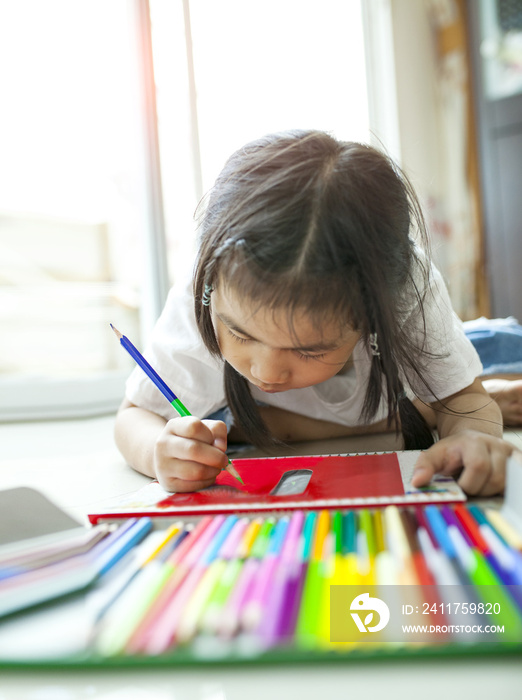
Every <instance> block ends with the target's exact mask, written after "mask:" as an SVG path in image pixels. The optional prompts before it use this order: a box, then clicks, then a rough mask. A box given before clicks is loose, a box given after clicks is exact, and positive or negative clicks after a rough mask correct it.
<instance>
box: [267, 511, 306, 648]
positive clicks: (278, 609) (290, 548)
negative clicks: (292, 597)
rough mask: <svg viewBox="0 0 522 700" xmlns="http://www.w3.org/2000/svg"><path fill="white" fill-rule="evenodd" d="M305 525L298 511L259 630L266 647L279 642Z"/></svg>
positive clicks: (292, 520) (302, 516)
mask: <svg viewBox="0 0 522 700" xmlns="http://www.w3.org/2000/svg"><path fill="white" fill-rule="evenodd" d="M303 523H304V512H303V511H302V510H301V511H296V512H295V513H294V515H293V516H292V519H291V521H290V525H289V527H288V534H287V537H286V540H285V543H284V546H283V549H282V551H281V557H280V561H279V566H278V568H277V570H276V572H275V576H274V577H273V581H272V585H271V586H270V589H269V596H268V599H267V600H266V602H265V609H264V614H263V618H262V622H261V625H260V627H259V629H258V630H257V632H258V634H259V635H260V637H261V639H262V640H263V644H264V645H265V646H266V647H270V646H273V645H274V644H276V643H277V642H278V641H279V634H278V631H279V628H280V624H281V619H282V616H283V614H284V607H283V605H284V600H285V591H286V588H287V585H288V581H289V580H291V579H292V577H293V576H295V575H296V566H297V563H298V559H299V544H300V536H301V531H302V529H303Z"/></svg>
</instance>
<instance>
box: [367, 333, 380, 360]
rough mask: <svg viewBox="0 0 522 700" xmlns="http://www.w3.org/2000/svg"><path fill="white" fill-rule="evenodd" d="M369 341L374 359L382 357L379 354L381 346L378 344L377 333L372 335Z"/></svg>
mask: <svg viewBox="0 0 522 700" xmlns="http://www.w3.org/2000/svg"><path fill="white" fill-rule="evenodd" d="M369 341H370V347H371V349H372V355H373V356H374V357H380V356H381V353H380V352H379V345H378V344H377V333H370V337H369Z"/></svg>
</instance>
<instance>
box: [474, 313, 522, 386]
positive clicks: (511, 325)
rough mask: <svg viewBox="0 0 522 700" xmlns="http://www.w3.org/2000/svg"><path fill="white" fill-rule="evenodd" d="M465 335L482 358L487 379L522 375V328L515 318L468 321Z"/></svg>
mask: <svg viewBox="0 0 522 700" xmlns="http://www.w3.org/2000/svg"><path fill="white" fill-rule="evenodd" d="M464 332H465V333H466V336H467V337H468V338H469V340H470V341H471V342H472V343H473V345H474V346H475V349H476V351H477V352H478V354H479V356H480V360H481V362H482V365H483V367H484V372H483V375H484V376H485V375H488V374H522V326H521V325H520V324H519V323H518V321H517V320H516V319H515V318H513V316H509V317H508V318H495V319H487V318H478V319H476V320H475V321H466V322H465V323H464Z"/></svg>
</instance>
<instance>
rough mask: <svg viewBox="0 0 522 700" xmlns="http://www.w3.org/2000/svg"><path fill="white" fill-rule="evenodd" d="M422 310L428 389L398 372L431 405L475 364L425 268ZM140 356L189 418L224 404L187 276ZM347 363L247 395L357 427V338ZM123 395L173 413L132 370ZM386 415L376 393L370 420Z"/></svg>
mask: <svg viewBox="0 0 522 700" xmlns="http://www.w3.org/2000/svg"><path fill="white" fill-rule="evenodd" d="M416 311H418V307H417V306H416V304H415V303H414V304H412V305H411V308H410V312H409V313H408V314H407V315H406V317H405V318H404V319H403V323H408V324H410V325H411V326H412V328H411V332H412V333H414V334H416V335H417V336H418V337H419V338H422V335H423V331H422V330H421V329H422V328H423V326H422V321H421V320H420V319H417V320H415V319H416V318H417V315H416V313H415V312H416ZM424 313H425V319H426V329H427V333H426V339H427V340H426V344H425V347H426V348H427V349H428V350H431V351H433V352H434V353H436V354H437V355H442V356H443V357H440V358H436V359H434V360H433V361H431V362H430V365H429V368H428V371H427V372H426V376H427V379H428V381H429V384H430V386H431V388H432V389H433V392H434V394H429V393H427V391H426V388H425V387H424V386H422V385H419V382H418V380H417V381H416V378H415V377H408V376H405V377H404V378H403V382H404V386H405V389H406V393H407V395H408V397H409V398H413V397H414V396H418V397H420V398H421V399H423V400H424V401H427V402H431V401H434V400H435V399H436V398H438V399H444V398H446V397H447V396H450V395H451V394H454V393H456V392H457V391H460V390H461V389H464V388H465V387H467V386H469V385H470V384H471V383H472V382H473V380H474V379H475V378H476V377H478V376H480V374H481V373H482V365H481V362H480V359H479V356H478V354H477V352H476V350H475V349H474V347H473V345H472V344H471V342H470V341H469V340H468V339H467V338H466V336H465V334H464V331H463V328H462V322H461V321H460V319H459V318H458V317H457V316H456V314H455V313H454V311H453V310H452V307H451V302H450V300H449V295H448V292H447V290H446V287H445V285H444V282H443V280H442V277H441V275H440V273H439V272H438V270H436V268H432V277H431V289H430V291H428V293H427V296H426V299H425V302H424ZM419 344H420V345H421V344H422V342H419ZM143 354H144V355H145V357H146V358H147V360H148V361H149V362H150V364H151V365H152V366H153V367H154V369H155V370H156V371H157V372H158V374H159V375H160V376H161V377H162V379H163V380H164V381H165V382H166V383H167V385H168V386H169V387H171V389H172V390H173V391H174V393H175V394H176V395H177V396H178V397H179V398H180V399H181V401H182V402H183V403H184V404H185V406H187V408H188V409H189V411H190V412H191V413H192V414H193V415H195V416H198V417H200V418H206V417H207V416H209V415H211V414H212V413H214V412H215V411H217V410H218V409H220V408H223V407H224V406H225V405H226V400H225V391H224V386H223V361H221V360H219V359H216V358H214V357H212V355H210V353H209V352H208V350H207V349H206V347H205V345H204V344H203V341H202V339H201V337H200V335H199V332H198V329H197V326H196V320H195V316H194V301H193V295H192V282H191V280H190V279H188V280H185V282H184V283H181V284H180V285H176V286H175V287H173V288H172V289H171V291H170V293H169V296H168V298H167V301H166V304H165V307H164V309H163V312H162V314H161V316H160V318H159V320H158V322H157V324H156V326H155V328H154V330H153V333H152V337H151V339H150V343H149V345H148V347H147V348H146V350H145V352H144V353H143ZM352 360H353V363H352V365H351V368H350V369H349V370H348V371H344V372H343V373H342V374H338V375H336V376H334V377H332V378H330V379H328V380H327V381H325V382H322V383H321V384H316V385H315V386H310V387H306V388H303V389H293V390H291V391H286V392H281V393H275V394H266V393H264V392H262V391H260V390H259V389H257V388H256V387H253V386H252V387H251V389H252V395H253V397H254V398H255V399H256V400H258V401H260V402H262V403H264V404H268V405H272V406H278V407H279V408H283V409H286V410H288V411H292V412H294V413H299V414H303V415H307V416H309V417H312V418H317V419H321V420H325V421H331V422H333V423H340V424H342V425H349V426H357V425H361V424H363V423H364V422H365V421H363V419H362V417H361V413H362V408H363V403H364V398H365V394H366V387H367V382H368V377H369V372H370V366H371V362H372V356H371V352H370V351H369V349H368V347H367V345H366V344H365V343H364V342H363V341H362V340H360V341H359V342H358V343H357V345H356V346H355V348H354V351H353V354H352ZM126 396H127V398H128V399H129V401H131V402H132V403H133V404H135V405H137V406H140V407H142V408H146V409H148V410H150V411H153V412H154V413H157V414H159V415H161V416H163V417H164V418H165V419H167V420H168V419H170V418H174V417H176V416H177V415H178V414H177V413H176V411H175V410H174V408H172V406H170V404H169V402H168V401H167V400H166V399H165V397H164V396H163V395H162V394H161V393H160V391H159V390H158V389H157V388H156V386H155V385H154V384H153V383H152V382H151V380H150V379H149V378H148V377H147V376H146V375H145V373H144V372H143V370H141V369H140V368H139V367H137V368H136V369H135V370H134V371H133V372H132V374H131V376H130V377H129V379H128V380H127V388H126ZM386 416H387V406H386V400H385V397H383V399H382V400H381V404H380V406H379V409H378V411H377V413H376V414H375V416H374V417H373V418H372V421H374V422H377V421H379V420H381V419H383V418H386Z"/></svg>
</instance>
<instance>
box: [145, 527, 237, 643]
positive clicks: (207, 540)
mask: <svg viewBox="0 0 522 700" xmlns="http://www.w3.org/2000/svg"><path fill="white" fill-rule="evenodd" d="M224 522H225V516H224V515H216V516H215V517H214V518H213V520H212V522H211V523H210V525H209V526H208V527H207V528H206V529H205V531H204V532H203V534H202V536H201V537H200V539H199V540H198V541H197V542H196V544H195V546H194V547H193V549H192V550H191V551H190V552H189V554H188V555H187V565H188V566H191V567H192V568H191V570H190V571H189V573H188V576H187V577H186V578H185V579H184V581H183V582H182V584H181V585H180V587H179V588H178V589H177V590H176V591H175V592H174V595H173V596H172V598H170V600H169V601H168V603H167V605H166V606H165V608H164V609H163V611H162V612H161V614H160V615H159V616H158V617H157V618H156V620H155V622H154V623H153V625H152V626H151V627H150V628H149V632H148V634H147V641H146V642H145V646H144V651H145V653H147V654H150V655H157V654H161V653H162V652H164V651H166V650H167V649H168V648H169V646H170V644H171V642H172V640H173V638H174V636H175V633H176V627H177V625H178V622H179V619H180V617H181V615H182V613H183V610H184V608H185V605H186V604H187V603H188V601H189V599H190V597H191V596H192V594H193V592H194V591H195V589H196V587H197V585H198V583H199V582H200V581H201V578H202V576H203V575H204V573H205V571H206V570H207V564H203V563H201V562H200V560H201V559H203V558H204V556H205V550H206V549H207V547H212V546H213V542H212V540H213V538H214V536H215V535H216V533H217V532H218V530H219V528H220V527H221V526H222V525H223V523H224Z"/></svg>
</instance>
